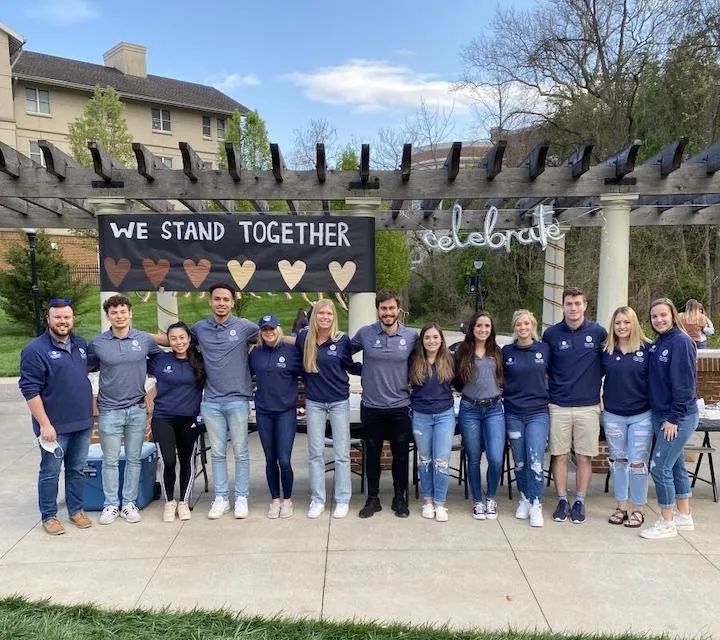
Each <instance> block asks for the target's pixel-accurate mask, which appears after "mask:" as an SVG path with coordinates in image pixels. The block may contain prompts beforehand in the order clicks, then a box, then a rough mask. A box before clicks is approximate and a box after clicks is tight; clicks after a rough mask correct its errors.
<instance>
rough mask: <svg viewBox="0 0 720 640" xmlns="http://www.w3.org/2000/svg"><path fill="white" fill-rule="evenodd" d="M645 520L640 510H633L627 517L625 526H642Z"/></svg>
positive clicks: (632, 527)
mask: <svg viewBox="0 0 720 640" xmlns="http://www.w3.org/2000/svg"><path fill="white" fill-rule="evenodd" d="M644 522H645V515H644V514H643V512H642V511H633V512H632V513H631V514H630V517H629V518H628V519H627V522H626V523H625V526H626V527H627V528H628V529H638V528H639V527H642V526H643V524H644Z"/></svg>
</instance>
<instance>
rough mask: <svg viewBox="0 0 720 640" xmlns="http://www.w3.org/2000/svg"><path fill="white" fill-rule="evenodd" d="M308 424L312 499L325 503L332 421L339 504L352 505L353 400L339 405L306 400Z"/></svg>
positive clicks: (337, 403) (336, 490)
mask: <svg viewBox="0 0 720 640" xmlns="http://www.w3.org/2000/svg"><path fill="white" fill-rule="evenodd" d="M305 420H306V423H307V443H308V468H309V469H308V470H309V474H310V500H311V501H312V502H319V503H321V504H325V425H326V423H327V421H328V420H330V428H331V429H332V444H333V454H334V456H335V467H334V468H335V503H336V504H349V503H350V496H351V495H352V480H351V478H350V399H347V400H338V401H337V402H315V401H314V400H305Z"/></svg>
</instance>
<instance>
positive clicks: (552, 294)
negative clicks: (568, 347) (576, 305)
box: [542, 228, 568, 331]
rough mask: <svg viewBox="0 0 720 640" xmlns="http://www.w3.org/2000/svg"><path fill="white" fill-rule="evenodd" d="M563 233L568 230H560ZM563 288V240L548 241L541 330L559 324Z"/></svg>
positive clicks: (561, 314) (561, 315)
mask: <svg viewBox="0 0 720 640" xmlns="http://www.w3.org/2000/svg"><path fill="white" fill-rule="evenodd" d="M562 231H563V232H564V233H567V232H568V229H565V228H562ZM564 288H565V238H564V237H563V238H561V239H560V240H549V241H548V245H547V248H546V249H545V276H544V278H543V309H542V330H543V331H545V329H547V328H548V327H550V326H552V325H554V324H555V323H557V322H560V320H562V317H563V313H562V292H563V289H564Z"/></svg>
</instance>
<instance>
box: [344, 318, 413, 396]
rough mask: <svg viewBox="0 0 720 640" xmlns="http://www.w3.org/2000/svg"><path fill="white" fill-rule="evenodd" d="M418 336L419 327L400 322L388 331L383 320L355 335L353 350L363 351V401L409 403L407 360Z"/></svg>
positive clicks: (362, 328) (354, 351) (359, 330)
mask: <svg viewBox="0 0 720 640" xmlns="http://www.w3.org/2000/svg"><path fill="white" fill-rule="evenodd" d="M417 339H418V334H417V331H415V330H414V329H409V328H407V327H405V326H403V325H401V324H399V325H398V329H397V331H396V332H395V333H394V334H392V335H388V334H387V333H385V332H384V331H383V330H382V326H381V324H380V322H379V321H378V322H374V323H373V324H368V325H366V326H364V327H360V329H358V331H357V333H356V334H355V335H354V336H353V339H352V347H353V353H356V352H358V351H362V352H363V368H362V399H363V404H365V405H366V406H368V407H372V408H375V409H395V408H398V407H406V406H408V405H409V404H410V387H409V385H408V360H409V358H410V355H411V354H412V351H413V348H414V347H415V341H416V340H417Z"/></svg>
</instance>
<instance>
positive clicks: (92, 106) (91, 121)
mask: <svg viewBox="0 0 720 640" xmlns="http://www.w3.org/2000/svg"><path fill="white" fill-rule="evenodd" d="M68 142H69V143H70V153H71V154H72V156H73V158H75V160H77V161H78V162H80V163H81V164H83V165H85V166H86V167H91V166H92V157H91V156H90V152H89V151H88V148H87V143H88V142H97V143H99V144H100V145H102V147H103V149H105V151H107V152H108V153H109V154H110V155H111V156H112V157H113V158H115V159H116V160H117V161H118V162H120V163H121V164H123V165H128V164H129V163H130V161H131V160H132V157H133V153H132V136H131V135H130V133H129V132H128V125H127V120H126V119H125V105H124V104H123V103H122V102H121V101H120V96H119V95H118V93H117V91H115V89H113V88H112V87H106V88H105V89H101V88H100V87H99V86H98V87H95V91H93V95H92V97H91V98H90V100H88V101H87V102H86V103H85V107H84V108H83V114H82V115H81V116H78V117H77V118H75V120H73V121H72V122H71V123H70V124H69V125H68Z"/></svg>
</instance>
